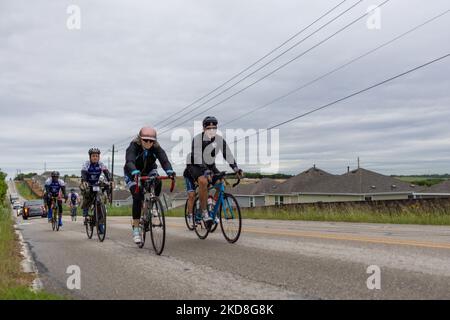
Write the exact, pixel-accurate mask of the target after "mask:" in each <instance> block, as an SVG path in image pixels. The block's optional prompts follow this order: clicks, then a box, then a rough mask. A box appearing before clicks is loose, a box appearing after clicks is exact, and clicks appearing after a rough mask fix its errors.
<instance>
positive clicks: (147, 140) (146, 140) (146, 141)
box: [142, 139, 154, 143]
mask: <svg viewBox="0 0 450 320" xmlns="http://www.w3.org/2000/svg"><path fill="white" fill-rule="evenodd" d="M142 141H144V142H145V143H150V142H152V143H153V142H154V141H153V140H150V139H142Z"/></svg>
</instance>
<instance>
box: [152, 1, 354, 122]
mask: <svg viewBox="0 0 450 320" xmlns="http://www.w3.org/2000/svg"><path fill="white" fill-rule="evenodd" d="M346 1H347V0H344V1H342V2H340V3H339V4H337V5H336V6H334V7H333V8H331V9H330V10H328V11H327V12H325V13H324V14H323V15H321V16H320V17H319V18H317V19H316V20H314V21H313V22H312V23H310V24H309V25H308V26H306V27H304V28H303V29H301V30H300V31H298V32H297V33H296V34H294V35H293V36H291V37H290V38H289V39H287V40H285V41H284V42H283V43H281V44H280V45H278V46H277V47H276V48H274V49H272V50H271V51H269V52H268V53H266V54H265V55H264V56H262V57H261V58H259V59H258V60H256V61H255V62H253V63H252V64H251V65H249V66H248V67H246V68H245V69H243V70H242V71H240V72H239V73H237V74H236V75H234V76H233V77H231V78H230V79H228V80H227V81H225V82H224V83H222V84H221V85H219V86H218V87H216V88H215V89H213V90H211V91H210V92H208V93H207V94H206V95H204V96H202V97H200V98H198V99H197V100H195V101H194V102H192V103H191V104H189V105H187V106H185V107H184V108H182V109H180V110H178V111H177V112H175V113H173V114H172V115H170V116H169V117H167V118H165V119H164V120H162V121H159V122H158V123H156V124H155V126H158V125H160V124H162V123H164V122H165V121H166V120H168V119H170V118H172V117H173V116H174V115H176V114H179V113H181V112H183V111H184V110H186V109H188V108H190V107H191V106H193V105H194V104H196V103H197V102H200V101H201V100H203V99H204V98H206V97H208V96H210V95H211V94H212V93H214V92H216V91H217V90H219V89H220V88H223V87H224V86H225V85H226V84H228V83H230V82H231V81H233V80H234V79H236V78H237V77H239V76H240V75H242V74H243V73H245V72H246V71H248V70H250V69H251V68H252V67H254V66H255V65H257V64H258V63H259V62H261V61H262V60H264V59H265V58H267V57H268V56H270V55H271V54H272V53H274V52H275V51H277V50H278V49H280V48H282V47H283V46H284V45H285V44H287V43H289V42H290V41H291V40H293V39H295V38H296V37H298V36H299V35H300V34H302V33H303V32H305V31H306V30H307V29H309V28H310V27H311V26H313V25H314V24H316V23H317V22H319V21H320V20H322V19H323V18H324V17H326V16H327V15H329V14H330V13H331V12H333V11H334V10H336V9H337V8H339V7H340V6H341V5H342V4H344V3H345V2H346ZM162 128H164V127H162Z"/></svg>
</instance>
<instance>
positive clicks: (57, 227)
mask: <svg viewBox="0 0 450 320" xmlns="http://www.w3.org/2000/svg"><path fill="white" fill-rule="evenodd" d="M58 212H59V209H58ZM60 219H62V214H60V213H58V217H57V218H56V231H59V228H60V226H59V220H60Z"/></svg>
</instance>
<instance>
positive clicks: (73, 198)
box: [69, 188, 80, 216]
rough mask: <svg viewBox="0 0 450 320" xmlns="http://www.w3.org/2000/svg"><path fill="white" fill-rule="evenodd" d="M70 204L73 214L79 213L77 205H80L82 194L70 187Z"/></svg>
mask: <svg viewBox="0 0 450 320" xmlns="http://www.w3.org/2000/svg"><path fill="white" fill-rule="evenodd" d="M69 199H70V202H69V205H70V212H71V215H72V216H76V215H77V207H78V206H79V205H80V196H79V195H78V193H76V192H75V189H73V188H72V189H70V193H69Z"/></svg>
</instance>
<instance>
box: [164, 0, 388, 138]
mask: <svg viewBox="0 0 450 320" xmlns="http://www.w3.org/2000/svg"><path fill="white" fill-rule="evenodd" d="M389 1H390V0H385V1H384V2H382V3H381V4H380V5H378V6H377V8H379V7H381V6H383V5H384V4H386V3H387V2H389ZM369 13H370V12H367V13H365V14H363V15H362V16H360V17H359V18H357V19H355V20H354V21H352V22H351V23H349V24H347V25H346V26H344V27H343V28H341V29H339V30H338V31H337V32H335V33H333V34H332V35H330V36H329V37H327V38H325V39H324V40H322V41H320V42H319V43H317V44H316V45H314V46H313V47H311V48H309V49H308V50H306V51H304V52H302V53H301V54H299V55H297V56H295V57H294V58H292V59H291V60H289V61H287V62H286V63H284V64H282V65H281V66H279V67H277V68H276V69H275V70H273V71H271V72H269V73H268V74H266V75H265V76H263V77H261V78H259V79H258V80H256V81H254V82H252V83H251V84H249V85H247V86H246V87H244V88H242V89H241V90H239V91H237V92H236V93H234V94H232V95H231V96H228V97H227V98H225V99H223V100H221V101H219V102H218V103H216V104H214V105H212V106H211V107H208V108H206V109H205V110H203V111H201V112H200V113H197V114H195V115H194V116H192V117H190V118H188V119H186V120H184V121H182V122H180V123H178V124H177V125H175V126H174V127H171V128H170V129H168V130H164V131H163V132H161V133H160V135H162V134H164V133H166V132H168V131H170V130H172V129H174V128H176V127H177V126H179V125H181V124H184V123H186V122H187V121H189V120H192V119H194V118H196V117H198V116H199V115H201V114H202V113H204V112H206V111H208V110H211V109H214V108H215V107H217V106H219V105H220V104H222V103H224V102H226V101H228V100H230V99H231V98H233V97H235V96H236V95H238V94H239V93H241V92H243V91H244V90H246V89H248V88H250V87H252V86H254V85H255V84H257V83H259V82H261V81H262V80H264V79H266V78H267V77H269V76H271V75H272V74H274V73H275V72H277V71H279V70H280V69H282V68H284V67H286V66H287V65H289V64H290V63H292V62H294V61H296V60H297V59H299V58H300V57H302V56H304V55H305V54H307V53H308V52H310V51H312V50H313V49H315V48H317V47H318V46H320V45H322V44H323V43H325V42H326V41H328V40H330V39H331V38H333V37H335V36H336V35H338V34H339V33H341V32H342V31H344V30H346V29H347V28H349V27H350V26H352V25H353V24H355V23H356V22H358V21H360V20H361V19H363V18H364V17H365V16H367V15H368V14H369Z"/></svg>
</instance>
